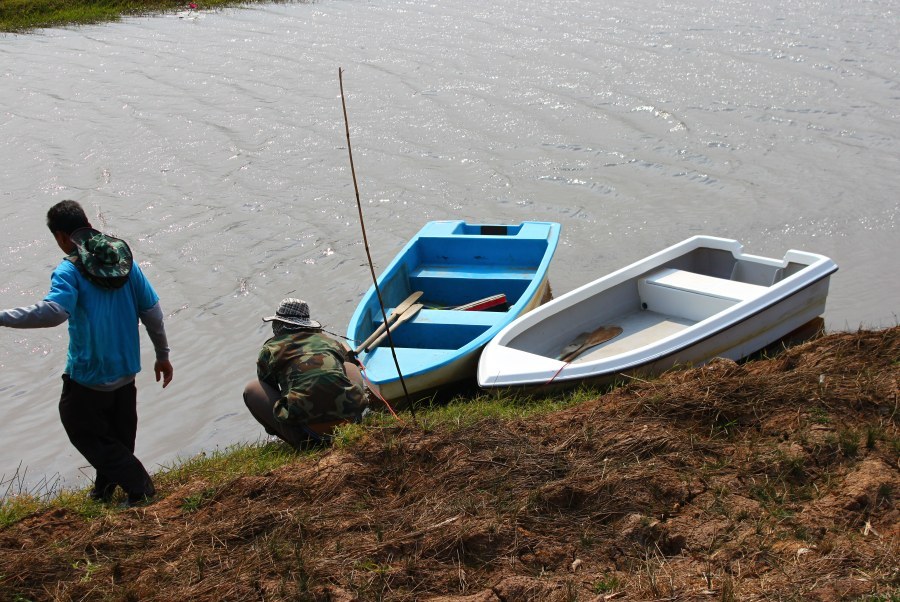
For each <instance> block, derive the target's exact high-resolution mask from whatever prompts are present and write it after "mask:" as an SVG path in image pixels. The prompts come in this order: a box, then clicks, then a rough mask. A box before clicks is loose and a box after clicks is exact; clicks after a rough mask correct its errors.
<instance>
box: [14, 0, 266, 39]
mask: <svg viewBox="0 0 900 602" xmlns="http://www.w3.org/2000/svg"><path fill="white" fill-rule="evenodd" d="M259 1H260V0H243V1H237V0H0V31H3V32H25V31H28V30H31V29H35V28H38V27H59V26H66V25H85V24H90V23H103V22H107V21H117V20H119V19H120V18H121V17H125V16H137V15H149V14H155V13H163V12H172V11H179V10H190V9H192V6H193V7H194V8H193V9H194V10H209V9H214V8H222V7H226V6H237V5H240V4H252V3H254V2H259ZM267 1H269V2H273V1H279V0H267ZM281 1H284V0H281Z"/></svg>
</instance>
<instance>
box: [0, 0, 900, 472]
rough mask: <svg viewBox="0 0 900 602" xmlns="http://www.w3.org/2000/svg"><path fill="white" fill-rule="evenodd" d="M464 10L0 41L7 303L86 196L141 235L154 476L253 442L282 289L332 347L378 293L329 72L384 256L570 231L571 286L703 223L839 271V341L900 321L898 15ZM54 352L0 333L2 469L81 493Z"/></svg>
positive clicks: (405, 6)
mask: <svg viewBox="0 0 900 602" xmlns="http://www.w3.org/2000/svg"><path fill="white" fill-rule="evenodd" d="M450 4H452V5H450ZM450 4H448V3H437V4H435V3H431V2H422V1H418V0H409V1H405V2H396V1H389V0H373V1H371V2H350V1H339V0H324V1H320V2H315V3H309V4H306V3H293V4H278V5H271V6H256V7H253V8H247V9H234V10H227V11H221V12H215V13H202V12H184V13H181V14H178V15H168V16H163V17H156V18H141V19H129V20H126V21H125V22H123V23H119V24H111V25H103V26H95V27H86V28H78V29H54V30H43V31H39V32H36V33H33V34H29V35H16V36H11V35H6V36H0V169H2V180H0V181H2V187H0V208H2V211H3V215H4V220H3V224H2V226H0V228H2V250H3V253H2V254H0V271H2V272H0V273H2V279H0V307H11V306H20V305H28V304H30V303H33V302H34V301H36V300H38V299H41V298H42V297H43V295H44V294H45V293H46V290H47V285H48V278H49V273H50V271H51V270H52V268H53V266H54V265H55V264H56V263H57V262H58V261H59V259H60V252H59V250H58V249H57V248H56V246H55V244H54V241H53V240H52V238H50V236H49V235H48V232H47V231H46V228H45V226H44V215H45V212H46V209H47V208H48V207H49V206H50V205H51V204H52V203H54V202H56V201H58V200H61V199H63V198H74V199H77V200H79V201H81V202H82V203H83V204H84V205H85V207H86V208H87V210H88V212H89V214H90V216H91V218H92V220H93V221H94V225H95V226H98V227H100V228H101V229H105V230H107V231H109V232H111V233H115V234H117V235H119V236H122V237H124V238H126V239H128V240H129V241H131V243H132V246H133V248H134V251H135V254H136V256H137V258H138V260H139V261H140V263H141V265H142V267H143V268H144V270H145V272H146V273H147V274H148V275H149V277H150V278H151V280H152V281H153V283H154V285H155V286H156V288H157V291H158V292H159V294H160V296H161V298H162V303H163V307H164V311H165V312H166V315H167V327H168V331H169V339H170V342H171V346H172V350H173V352H172V359H173V362H174V364H175V368H176V376H175V381H174V382H173V384H172V385H171V386H170V387H169V388H168V389H166V390H165V391H162V390H160V389H159V388H158V385H157V384H156V383H155V382H153V375H152V372H150V373H148V372H147V370H146V369H145V371H144V372H143V373H141V374H140V375H139V377H138V387H139V391H140V393H139V411H140V414H141V426H140V430H139V436H138V454H139V456H140V457H141V458H142V459H144V460H145V462H146V463H147V464H148V466H149V467H151V468H152V469H156V468H158V467H159V466H160V465H166V464H169V463H171V462H173V461H174V460H175V459H177V458H178V457H183V456H188V455H191V454H194V453H197V452H199V451H201V450H210V449H215V448H217V447H224V446H227V445H229V444H231V443H233V442H237V441H248V440H255V439H257V438H258V437H259V436H260V434H261V430H260V429H259V428H258V427H257V426H256V424H255V423H254V422H253V421H252V419H251V418H250V416H249V414H248V413H247V412H246V411H245V409H244V407H243V403H242V401H241V396H240V393H241V389H242V387H243V384H244V382H245V381H246V380H248V379H250V378H252V377H253V375H254V360H255V356H256V352H257V349H258V347H259V344H260V343H261V342H262V341H263V340H264V339H265V338H266V335H267V332H268V331H267V329H266V328H265V326H264V325H263V324H262V323H261V321H260V318H261V317H262V316H264V315H267V314H269V313H270V312H271V311H272V310H273V309H274V307H275V305H276V304H277V303H278V301H279V300H280V299H281V298H282V297H284V296H300V297H303V298H305V299H306V300H307V301H309V303H310V305H311V307H312V311H313V313H314V317H315V318H317V319H318V320H320V321H322V322H324V323H325V324H326V325H327V327H328V328H329V329H330V330H332V331H334V332H338V333H343V332H344V328H345V326H346V323H347V320H348V319H349V317H350V315H351V314H352V312H353V309H354V308H355V306H356V303H357V302H358V300H359V298H360V296H361V295H362V293H363V292H364V290H365V289H366V287H367V286H368V284H369V281H368V270H367V268H366V267H365V254H364V250H363V247H362V244H361V234H360V228H359V221H358V218H357V212H356V207H355V202H354V195H353V187H352V180H351V178H350V172H349V163H348V160H347V148H346V141H345V138H344V130H343V122H342V116H341V112H340V98H339V88H338V79H337V73H338V68H339V67H343V68H344V69H345V88H346V91H347V102H348V110H349V114H350V125H351V135H352V144H353V150H354V157H355V160H356V167H357V172H358V177H359V185H360V190H361V196H362V200H363V204H364V212H365V218H366V224H367V227H368V234H369V241H370V246H371V249H372V253H373V255H374V257H375V260H376V263H377V264H378V265H379V266H381V267H383V266H384V265H385V264H386V263H387V262H388V261H389V260H390V258H391V257H392V256H393V255H394V253H395V252H396V251H397V250H398V249H399V247H400V246H401V244H402V243H403V242H404V241H405V240H406V239H407V238H408V237H409V236H410V235H411V234H412V233H414V232H415V231H416V230H417V229H418V228H419V227H420V226H421V225H422V224H423V223H424V222H425V221H427V220H432V219H456V218H464V219H468V220H471V221H475V222H505V223H514V222H519V221H521V220H526V219H538V220H553V221H558V222H560V223H561V224H562V225H563V237H562V242H561V246H560V248H559V250H558V252H557V254H556V256H555V258H554V261H553V266H552V276H551V281H552V284H553V287H554V290H555V292H556V293H557V294H558V293H562V292H566V291H568V290H571V289H572V288H574V287H576V286H578V285H580V284H582V283H584V282H586V281H587V280H589V279H592V278H594V277H597V276H599V275H601V274H603V273H606V272H608V271H610V270H613V269H615V268H618V267H621V266H622V265H625V264H626V263H628V262H631V261H633V260H636V259H638V258H640V257H642V256H644V255H646V254H649V253H651V252H653V251H656V250H658V249H660V248H662V247H663V246H665V245H668V244H671V243H674V242H677V241H679V240H682V239H684V238H687V237H688V236H691V235H694V234H699V233H705V234H713V235H719V236H725V237H731V238H737V239H739V240H741V241H742V242H744V244H745V246H746V250H748V251H749V252H752V253H755V254H760V255H767V256H780V255H781V254H783V252H784V251H785V250H787V249H788V248H798V249H803V250H809V251H814V252H819V253H822V254H825V255H828V256H830V257H832V258H834V259H835V260H836V261H837V262H838V264H839V265H840V268H841V269H840V271H839V272H838V273H837V274H836V275H835V277H834V278H833V280H832V289H831V295H830V297H829V302H828V309H827V313H826V316H825V318H826V323H827V326H828V328H830V329H846V328H851V329H855V328H857V327H858V326H860V325H862V326H887V325H893V324H895V323H896V321H897V312H898V302H897V299H898V298H900V279H898V278H897V277H896V276H895V272H896V267H895V264H896V260H897V257H898V251H900V244H898V240H900V239H898V227H900V224H898V213H900V211H898V195H897V190H898V187H900V186H898V185H900V176H898V174H900V141H898V140H900V77H898V68H900V60H898V58H900V57H898V54H900V51H898V46H897V44H896V32H897V31H898V29H900V19H898V13H897V11H896V8H895V7H893V5H892V3H891V2H889V1H887V0H883V1H873V2H866V3H847V2H840V1H838V0H819V1H803V0H801V1H800V2H798V3H794V4H793V5H792V6H790V7H787V8H785V7H782V6H776V5H774V4H773V5H766V4H763V3H758V2H754V3H746V2H738V1H736V0H726V1H724V2H711V1H709V0H699V1H696V2H686V1H674V2H665V3H662V4H660V3H659V2H650V1H649V0H638V2H629V3H625V4H615V3H612V4H610V3H597V2H590V1H588V0H571V1H567V2H542V3H535V2H525V1H521V0H498V1H497V2H491V3H487V4H486V3H484V2H476V1H473V0H460V1H458V2H454V3H450ZM750 4H752V7H751V6H750ZM66 343H67V334H66V331H65V328H56V329H50V330H40V331H12V330H5V329H4V330H2V331H0V371H2V373H0V474H3V475H6V478H7V479H8V478H9V476H10V475H12V474H15V473H16V471H17V469H18V470H19V474H20V475H21V473H22V472H23V471H25V469H26V467H27V477H26V479H25V480H26V481H28V482H34V481H36V480H40V479H42V478H45V477H50V478H53V477H54V476H57V475H58V476H59V477H61V479H62V482H63V483H65V484H67V485H77V484H82V483H84V482H85V481H84V476H83V475H84V474H85V473H87V472H89V471H87V470H86V469H85V468H84V467H85V462H84V460H83V459H82V458H81V457H80V456H79V455H78V454H77V452H75V451H74V449H73V448H72V447H71V446H70V444H69V443H68V441H67V440H66V437H65V434H64V432H63V430H62V427H61V426H60V424H59V420H58V417H57V411H56V401H57V399H58V394H59V388H60V380H59V377H60V371H61V369H62V366H63V364H64V361H65V348H66ZM144 358H145V361H144V363H145V366H150V365H152V360H151V354H150V349H149V343H148V341H147V339H146V338H145V339H144Z"/></svg>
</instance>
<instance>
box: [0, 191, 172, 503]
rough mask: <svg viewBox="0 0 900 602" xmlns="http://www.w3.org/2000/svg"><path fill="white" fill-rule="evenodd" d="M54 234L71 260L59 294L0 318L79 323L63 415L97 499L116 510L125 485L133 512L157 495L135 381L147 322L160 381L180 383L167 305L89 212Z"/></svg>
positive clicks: (9, 322)
mask: <svg viewBox="0 0 900 602" xmlns="http://www.w3.org/2000/svg"><path fill="white" fill-rule="evenodd" d="M47 227H48V228H50V232H51V233H52V234H53V237H54V238H55V239H56V243H57V244H58V245H59V248H60V249H62V251H63V252H64V253H65V254H66V257H65V258H64V259H63V260H62V261H61V262H60V264H59V265H58V266H57V267H56V269H55V270H54V271H53V274H52V275H51V276H50V292H49V293H47V296H46V297H44V300H43V301H39V302H38V303H36V304H35V305H32V306H30V307H20V308H17V309H8V310H5V311H0V326H7V327H10V328H45V327H50V326H58V325H59V324H62V323H63V322H65V321H66V320H68V321H69V353H68V357H67V359H66V368H65V371H64V372H63V376H62V380H63V387H62V395H61V396H60V399H59V416H60V419H61V420H62V424H63V427H64V428H65V429H66V434H68V436H69V440H70V441H71V442H72V445H74V446H75V448H76V449H77V450H78V451H79V452H81V454H82V455H83V456H84V457H85V459H87V461H88V462H90V464H91V466H93V467H94V468H95V469H96V470H97V477H96V479H95V481H94V487H93V489H92V490H91V493H90V496H91V498H93V499H95V500H97V501H104V502H108V501H109V500H110V499H111V498H112V496H113V493H114V491H115V489H116V486H117V485H118V486H120V487H121V488H122V489H123V490H124V491H125V493H126V494H127V496H128V501H127V504H128V505H129V506H133V505H137V504H141V503H145V502H147V501H149V500H151V499H152V498H153V496H154V495H155V494H156V490H155V488H154V487H153V481H152V480H151V479H150V475H149V474H148V473H147V470H146V469H145V468H144V465H143V464H141V462H140V460H138V459H137V458H136V457H135V455H134V442H135V437H136V435H137V389H136V388H135V384H134V378H135V375H136V374H137V373H138V372H140V370H141V360H140V340H139V339H140V337H139V334H140V333H139V329H138V320H140V321H141V322H143V324H144V327H145V329H146V330H147V334H148V335H149V336H150V340H151V341H152V342H153V347H154V349H155V350H156V364H155V365H154V371H155V372H156V380H157V382H159V380H160V378H162V383H163V385H162V386H163V387H166V386H167V385H168V384H169V383H170V382H171V381H172V373H173V369H172V364H171V363H170V362H169V347H168V342H167V340H166V331H165V328H164V326H163V314H162V310H161V309H160V307H159V297H158V296H157V294H156V292H155V291H154V290H153V287H152V286H151V285H150V282H148V281H147V279H146V278H145V277H144V274H143V272H141V268H140V267H139V266H138V264H137V263H135V262H134V261H133V259H132V255H131V249H129V248H128V245H127V244H126V243H125V242H124V241H122V240H119V239H117V238H113V237H112V236H107V235H105V234H102V233H100V232H98V231H97V230H94V229H93V228H92V227H91V224H90V222H89V221H88V219H87V216H86V215H85V213H84V210H83V209H82V208H81V205H79V204H78V203H76V202H75V201H61V202H59V203H57V204H56V205H54V206H53V207H51V208H50V210H49V211H48V212H47Z"/></svg>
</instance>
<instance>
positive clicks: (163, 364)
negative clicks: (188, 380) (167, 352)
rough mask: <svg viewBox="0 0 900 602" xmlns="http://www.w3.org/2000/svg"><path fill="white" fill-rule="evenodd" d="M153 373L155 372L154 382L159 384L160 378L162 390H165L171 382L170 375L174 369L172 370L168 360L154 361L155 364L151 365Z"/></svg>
mask: <svg viewBox="0 0 900 602" xmlns="http://www.w3.org/2000/svg"><path fill="white" fill-rule="evenodd" d="M153 371H154V372H156V382H159V379H160V377H162V379H163V381H162V383H163V389H165V388H166V387H168V386H169V383H170V382H172V374H173V373H174V372H175V369H174V368H172V362H170V361H169V360H156V363H155V364H153Z"/></svg>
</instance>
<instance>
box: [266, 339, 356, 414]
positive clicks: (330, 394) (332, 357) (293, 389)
mask: <svg viewBox="0 0 900 602" xmlns="http://www.w3.org/2000/svg"><path fill="white" fill-rule="evenodd" d="M345 359H346V354H345V351H344V347H343V346H342V345H341V344H340V343H338V342H337V341H335V340H334V339H332V338H331V337H329V336H326V335H325V334H322V333H321V332H315V331H300V332H289V333H284V334H281V335H278V336H274V337H272V338H271V339H269V340H268V341H266V342H265V344H264V345H263V348H262V350H261V351H260V352H259V360H258V361H257V363H256V372H257V375H258V376H259V380H261V381H263V382H265V383H268V384H269V385H271V386H273V387H275V388H277V389H278V390H279V391H280V392H281V397H280V398H279V399H278V401H276V402H275V407H274V408H273V413H274V415H275V419H276V420H279V421H281V422H285V423H288V424H297V425H304V424H315V423H320V422H332V421H338V420H350V421H353V420H355V419H356V418H357V417H358V416H359V415H360V413H362V411H363V409H364V408H365V406H366V395H365V391H363V389H362V387H360V386H357V385H354V384H353V383H351V382H350V379H348V378H347V374H346V372H345V371H344V360H345Z"/></svg>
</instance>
